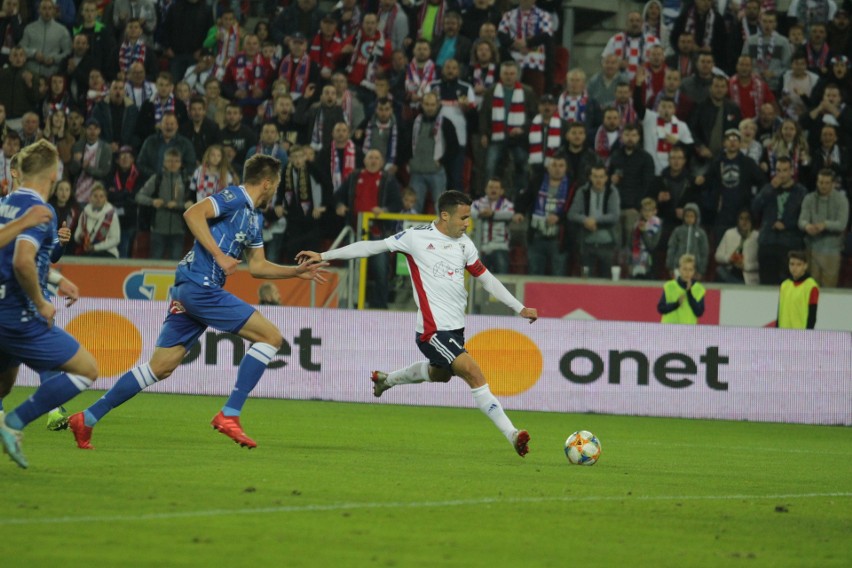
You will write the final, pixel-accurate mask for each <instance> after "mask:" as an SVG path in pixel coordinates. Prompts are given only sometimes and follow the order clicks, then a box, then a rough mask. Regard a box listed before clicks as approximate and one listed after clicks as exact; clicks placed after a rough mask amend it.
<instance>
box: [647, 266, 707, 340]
mask: <svg viewBox="0 0 852 568" xmlns="http://www.w3.org/2000/svg"><path fill="white" fill-rule="evenodd" d="M697 276H698V275H697V274H696V272H695V257H694V256H693V255H691V254H684V255H682V256H681V257H680V259H679V260H678V276H677V277H676V278H674V279H673V280H669V281H668V282H666V283H665V284H664V285H663V295H662V296H661V297H660V301H659V303H658V304H657V312H659V313H660V314H661V315H662V318H661V319H660V321H661V322H662V323H685V324H693V325H694V324H697V323H698V318H700V317H701V316H702V315H704V294H705V290H704V286H702V285H701V283H700V282H698V281H696V277H697Z"/></svg>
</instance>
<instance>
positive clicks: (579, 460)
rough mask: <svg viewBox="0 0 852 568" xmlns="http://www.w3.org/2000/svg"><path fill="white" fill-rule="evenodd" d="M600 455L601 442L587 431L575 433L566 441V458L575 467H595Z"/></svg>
mask: <svg viewBox="0 0 852 568" xmlns="http://www.w3.org/2000/svg"><path fill="white" fill-rule="evenodd" d="M600 455H601V443H600V440H598V439H597V437H595V435H594V434H592V433H591V432H589V431H587V430H580V431H579V432H574V433H573V434H571V435H570V436H568V439H567V440H565V456H566V457H567V458H568V461H569V462H571V463H573V464H574V465H595V462H597V461H598V458H599V457H600Z"/></svg>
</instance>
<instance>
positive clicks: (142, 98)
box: [74, 36, 171, 109]
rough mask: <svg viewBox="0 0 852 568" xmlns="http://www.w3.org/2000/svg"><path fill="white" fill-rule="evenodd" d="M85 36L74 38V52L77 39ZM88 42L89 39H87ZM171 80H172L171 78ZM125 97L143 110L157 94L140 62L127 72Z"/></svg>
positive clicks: (131, 66)
mask: <svg viewBox="0 0 852 568" xmlns="http://www.w3.org/2000/svg"><path fill="white" fill-rule="evenodd" d="M80 37H85V36H77V37H75V38H74V51H75V53H76V51H77V39H78V38H80ZM86 41H88V38H86ZM170 79H171V78H170ZM124 89H125V95H126V96H127V97H128V98H129V99H131V100H132V101H133V104H134V105H135V106H136V108H138V109H141V108H142V105H143V104H144V103H145V102H146V101H149V100H151V99H152V98H153V97H154V95H156V94H157V87H156V85H155V84H154V83H152V82H150V81H148V80H146V78H145V66H144V65H142V64H141V63H139V62H136V63H131V64H130V67H129V71H128V72H127V82H126V83H125V85H124Z"/></svg>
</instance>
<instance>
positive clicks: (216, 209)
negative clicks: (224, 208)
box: [205, 195, 221, 217]
mask: <svg viewBox="0 0 852 568" xmlns="http://www.w3.org/2000/svg"><path fill="white" fill-rule="evenodd" d="M205 199H209V200H210V203H212V204H213V211H214V212H215V213H216V217H218V216H219V215H221V213H220V211H219V202H218V201H216V200H215V199H213V196H212V195H211V196H210V197H207V198H205Z"/></svg>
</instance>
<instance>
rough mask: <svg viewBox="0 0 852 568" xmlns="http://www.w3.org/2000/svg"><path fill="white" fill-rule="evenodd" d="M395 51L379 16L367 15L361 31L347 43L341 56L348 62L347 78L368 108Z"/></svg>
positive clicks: (344, 44) (344, 42) (350, 37)
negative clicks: (383, 29)
mask: <svg viewBox="0 0 852 568" xmlns="http://www.w3.org/2000/svg"><path fill="white" fill-rule="evenodd" d="M392 51H393V50H392V49H391V44H390V41H388V40H387V39H386V38H385V37H384V35H382V32H381V31H380V30H379V28H378V18H377V17H376V14H364V18H363V20H362V22H361V28H360V29H359V30H358V31H357V32H355V33H354V34H352V35H351V36H349V37H348V38H346V39H345V40H344V41H343V47H341V48H340V54H341V57H343V58H344V60H346V61H347V63H346V75H347V77H348V79H349V84H350V85H351V86H352V87H353V88H354V89H355V92H356V94H357V95H358V98H359V99H360V101H361V104H363V105H364V106H368V105H369V104H370V103H372V102H373V100H374V99H375V90H376V88H375V81H376V75H378V74H379V73H380V72H384V71H387V70H388V69H389V68H390V63H391V52H392Z"/></svg>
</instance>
